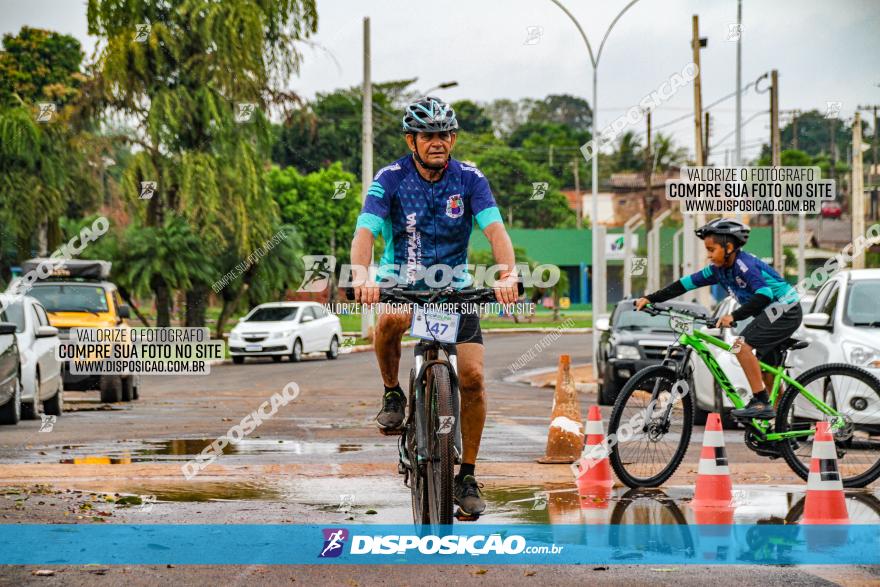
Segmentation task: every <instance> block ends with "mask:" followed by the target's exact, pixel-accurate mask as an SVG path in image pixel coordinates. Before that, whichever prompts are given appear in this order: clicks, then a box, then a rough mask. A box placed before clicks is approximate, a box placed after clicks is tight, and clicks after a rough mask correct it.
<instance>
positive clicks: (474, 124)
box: [452, 100, 492, 134]
mask: <svg viewBox="0 0 880 587" xmlns="http://www.w3.org/2000/svg"><path fill="white" fill-rule="evenodd" d="M452 109H453V110H455V117H456V118H457V119H458V126H459V128H460V129H461V130H462V131H464V132H468V133H476V134H481V133H489V132H492V119H491V118H489V116H488V115H487V114H486V111H485V110H484V109H483V107H482V106H480V105H478V104H477V103H476V102H473V101H471V100H459V101H458V102H453V103H452Z"/></svg>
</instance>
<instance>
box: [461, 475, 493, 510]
mask: <svg viewBox="0 0 880 587" xmlns="http://www.w3.org/2000/svg"><path fill="white" fill-rule="evenodd" d="M480 493H481V492H480V484H479V483H477V480H476V479H475V478H474V476H473V475H465V476H464V477H463V478H462V479H459V478H458V477H456V478H455V488H454V489H453V497H454V500H455V503H457V504H458V507H459V509H461V511H462V512H464V513H465V514H467V515H469V516H479V515H480V514H482V513H483V511H484V510H485V509H486V502H485V501H483V498H482V497H481V495H480Z"/></svg>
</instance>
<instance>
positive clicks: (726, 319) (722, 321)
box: [715, 314, 734, 328]
mask: <svg viewBox="0 0 880 587" xmlns="http://www.w3.org/2000/svg"><path fill="white" fill-rule="evenodd" d="M733 323H734V319H733V316H732V315H731V314H725V315H724V316H722V317H721V318H719V319H718V322H716V323H715V327H716V328H730V326H731V325H732V324H733Z"/></svg>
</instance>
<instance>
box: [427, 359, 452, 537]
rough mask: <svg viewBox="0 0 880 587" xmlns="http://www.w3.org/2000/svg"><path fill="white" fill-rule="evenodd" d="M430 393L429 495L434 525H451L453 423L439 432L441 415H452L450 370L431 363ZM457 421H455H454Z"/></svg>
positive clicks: (428, 426) (429, 376)
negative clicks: (446, 429)
mask: <svg viewBox="0 0 880 587" xmlns="http://www.w3.org/2000/svg"><path fill="white" fill-rule="evenodd" d="M428 389H429V390H430V393H429V395H428V397H427V398H426V399H427V402H426V409H427V410H428V414H427V418H428V419H427V420H426V422H427V424H428V425H427V427H426V428H427V431H428V455H429V459H428V467H427V477H428V498H429V511H430V519H431V524H432V525H436V524H440V525H444V524H452V509H453V505H454V504H453V496H452V484H453V476H454V468H455V443H454V429H455V428H454V426H453V427H452V429H451V430H449V431H447V432H442V433H441V432H440V428H441V418H444V419H445V418H447V417H452V418H454V412H453V405H454V403H453V401H454V400H453V397H452V394H453V393H455V391H454V390H453V388H452V384H451V383H450V380H449V371H447V369H446V367H445V366H443V365H439V364H437V365H432V366H431V368H430V370H429V375H428ZM453 423H454V424H455V422H453Z"/></svg>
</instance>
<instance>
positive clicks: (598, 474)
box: [571, 406, 614, 491]
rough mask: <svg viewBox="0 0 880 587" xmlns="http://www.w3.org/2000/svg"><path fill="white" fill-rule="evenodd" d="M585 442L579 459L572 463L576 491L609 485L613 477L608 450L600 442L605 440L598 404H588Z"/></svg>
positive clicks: (612, 482) (611, 483)
mask: <svg viewBox="0 0 880 587" xmlns="http://www.w3.org/2000/svg"><path fill="white" fill-rule="evenodd" d="M585 432H586V433H587V444H586V446H585V447H584V452H583V454H582V455H581V458H580V460H579V461H578V462H577V463H575V464H574V465H572V467H571V468H572V471H573V472H574V476H575V483H577V487H578V491H582V490H584V489H585V488H588V487H611V486H612V485H614V478H613V477H612V476H611V466H610V465H609V463H608V451H607V448H606V447H605V446H604V445H603V444H602V443H603V442H605V430H604V429H603V427H602V412H601V411H599V406H590V412H589V413H588V414H587V426H586V431H585Z"/></svg>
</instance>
